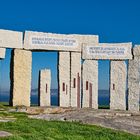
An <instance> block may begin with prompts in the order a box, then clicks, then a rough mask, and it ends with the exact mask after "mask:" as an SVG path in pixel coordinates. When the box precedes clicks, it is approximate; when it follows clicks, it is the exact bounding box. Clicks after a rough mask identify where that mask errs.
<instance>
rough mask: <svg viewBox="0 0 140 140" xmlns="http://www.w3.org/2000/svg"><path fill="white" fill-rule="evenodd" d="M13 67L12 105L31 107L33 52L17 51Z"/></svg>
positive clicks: (14, 55)
mask: <svg viewBox="0 0 140 140" xmlns="http://www.w3.org/2000/svg"><path fill="white" fill-rule="evenodd" d="M12 65H13V66H12V68H13V70H12V71H13V73H12V74H13V75H12V77H13V78H12V80H13V81H11V82H12V87H11V88H12V89H11V90H12V94H13V95H12V98H13V99H12V104H13V106H17V105H18V106H20V105H24V106H30V94H31V93H30V92H31V69H32V52H31V51H26V50H20V49H15V50H14V52H13V64H12Z"/></svg>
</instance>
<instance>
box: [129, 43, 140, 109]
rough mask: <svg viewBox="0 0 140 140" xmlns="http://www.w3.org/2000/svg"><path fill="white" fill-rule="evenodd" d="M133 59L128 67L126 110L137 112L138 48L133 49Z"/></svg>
mask: <svg viewBox="0 0 140 140" xmlns="http://www.w3.org/2000/svg"><path fill="white" fill-rule="evenodd" d="M133 54H134V58H133V60H129V65H128V110H130V111H139V98H140V86H139V83H140V46H136V47H134V49H133Z"/></svg>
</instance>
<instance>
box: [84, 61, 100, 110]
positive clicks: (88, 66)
mask: <svg viewBox="0 0 140 140" xmlns="http://www.w3.org/2000/svg"><path fill="white" fill-rule="evenodd" d="M82 75H83V105H82V107H90V108H94V109H98V61H96V60H85V61H84V62H83V72H82Z"/></svg>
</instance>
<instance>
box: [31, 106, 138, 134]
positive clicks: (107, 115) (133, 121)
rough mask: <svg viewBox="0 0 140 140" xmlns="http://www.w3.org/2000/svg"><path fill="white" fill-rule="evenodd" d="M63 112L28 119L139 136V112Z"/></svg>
mask: <svg viewBox="0 0 140 140" xmlns="http://www.w3.org/2000/svg"><path fill="white" fill-rule="evenodd" d="M55 110H56V108H54V111H55ZM58 110H60V109H58ZM63 110H64V111H63ZM63 110H62V109H61V112H59V113H58V112H56V113H51V112H52V111H51V112H48V113H46V114H44V113H42V114H39V115H31V116H29V117H30V118H36V119H43V120H48V121H50V120H51V121H52V120H55V121H56V120H57V121H68V122H70V121H71V122H81V123H84V124H90V125H98V126H103V127H107V128H112V129H115V130H119V131H120V130H123V131H127V132H129V133H133V134H137V135H140V112H138V113H132V112H130V111H127V112H126V111H112V110H105V109H103V110H102V109H100V110H95V109H91V108H82V109H77V108H75V110H72V109H70V110H69V111H68V110H67V111H65V109H63ZM45 112H47V111H45Z"/></svg>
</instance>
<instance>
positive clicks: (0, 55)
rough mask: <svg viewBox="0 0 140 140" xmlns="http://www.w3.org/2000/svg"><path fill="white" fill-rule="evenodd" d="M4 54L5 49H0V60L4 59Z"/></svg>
mask: <svg viewBox="0 0 140 140" xmlns="http://www.w3.org/2000/svg"><path fill="white" fill-rule="evenodd" d="M5 52H6V49H5V48H0V58H5Z"/></svg>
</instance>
